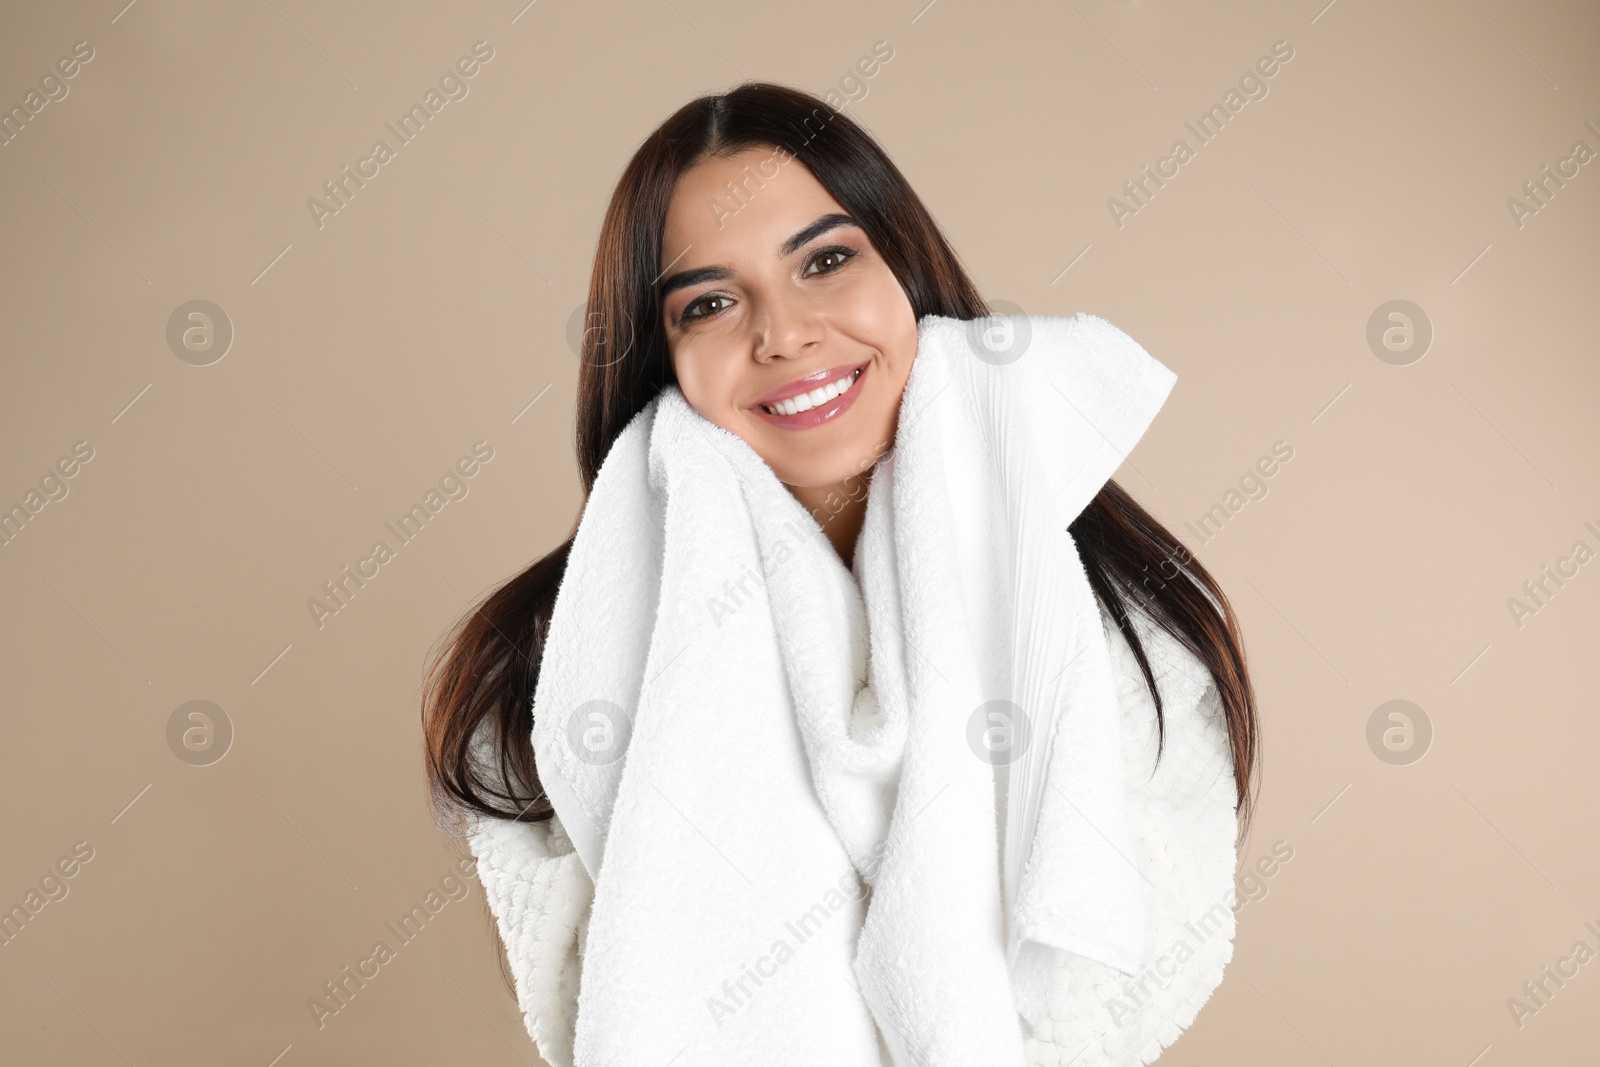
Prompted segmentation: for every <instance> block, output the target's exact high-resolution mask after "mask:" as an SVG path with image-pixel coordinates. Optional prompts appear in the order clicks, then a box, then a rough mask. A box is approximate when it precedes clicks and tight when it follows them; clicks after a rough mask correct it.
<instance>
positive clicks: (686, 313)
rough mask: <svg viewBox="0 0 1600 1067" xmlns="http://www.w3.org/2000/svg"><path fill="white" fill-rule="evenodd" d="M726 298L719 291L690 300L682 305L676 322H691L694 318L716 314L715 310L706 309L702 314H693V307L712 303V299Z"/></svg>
mask: <svg viewBox="0 0 1600 1067" xmlns="http://www.w3.org/2000/svg"><path fill="white" fill-rule="evenodd" d="M727 299H728V298H727V297H725V296H723V295H722V294H721V293H712V294H711V295H710V296H702V297H701V298H700V299H699V300H695V301H691V302H690V303H688V304H685V305H684V307H683V313H682V314H680V315H679V316H678V322H679V323H685V322H693V321H694V320H695V319H704V318H709V317H710V316H711V315H714V314H716V311H713V310H707V311H706V312H704V313H702V314H695V311H694V309H695V308H697V307H701V306H703V305H705V304H709V303H712V302H713V301H717V300H727ZM716 310H721V309H720V308H719V309H716Z"/></svg>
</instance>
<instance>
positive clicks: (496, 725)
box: [422, 82, 1258, 840]
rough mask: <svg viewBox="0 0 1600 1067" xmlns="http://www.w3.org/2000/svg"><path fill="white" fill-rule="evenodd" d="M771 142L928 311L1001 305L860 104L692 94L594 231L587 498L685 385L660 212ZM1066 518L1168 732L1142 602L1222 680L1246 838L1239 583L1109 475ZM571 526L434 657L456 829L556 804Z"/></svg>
mask: <svg viewBox="0 0 1600 1067" xmlns="http://www.w3.org/2000/svg"><path fill="white" fill-rule="evenodd" d="M763 146H769V147H773V148H781V149H783V150H785V151H787V152H788V153H790V154H791V155H792V156H794V157H795V159H796V160H798V161H799V162H800V163H802V164H804V165H805V167H806V169H807V170H809V171H810V172H811V173H812V174H813V175H815V177H816V179H817V181H818V182H820V183H821V184H822V186H823V188H825V189H826V190H827V191H828V192H829V193H830V194H831V195H832V196H833V198H834V199H835V200H836V201H838V202H839V204H840V205H841V206H842V207H843V208H844V210H845V211H846V212H847V213H848V214H849V215H850V217H851V218H853V219H855V220H856V221H857V222H858V223H859V224H860V226H861V228H862V229H863V230H865V231H866V234H867V236H868V237H869V238H870V239H871V241H872V244H873V247H874V248H875V249H876V250H877V252H878V253H879V254H880V255H881V256H882V257H883V258H884V260H885V261H886V262H887V263H888V265H889V267H890V269H891V270H892V271H893V272H894V274H895V277H896V278H898V279H899V281H900V285H901V287H902V288H903V289H904V290H905V293H906V295H907V297H909V298H910V303H911V308H912V310H913V312H914V313H915V315H916V318H917V319H918V320H919V321H920V320H921V318H922V317H923V316H924V315H929V314H933V315H943V316H948V317H951V318H958V319H974V318H980V317H984V316H987V315H988V314H989V313H990V311H989V308H988V305H987V304H986V303H985V302H984V300H983V298H982V297H981V296H979V294H978V290H977V288H976V287H975V286H974V285H973V284H972V281H971V280H970V279H969V278H968V277H967V275H966V272H965V271H964V270H963V269H962V267H961V264H960V262H959V260H958V259H957V257H956V254H955V251H954V250H953V249H952V248H951V247H950V245H949V244H948V243H947V242H946V241H945V239H944V237H943V235H942V234H941V233H940V232H939V228H938V226H937V224H936V223H935V222H934V220H933V216H932V215H930V214H929V213H928V209H927V208H926V207H924V206H923V203H922V201H921V200H920V199H919V198H918V197H917V194H916V193H915V192H913V191H912V189H911V186H910V185H909V184H908V183H907V182H906V179H905V177H904V176H903V175H902V174H901V173H900V171H899V170H898V169H897V168H896V167H895V165H894V164H893V163H892V162H891V161H890V160H889V157H888V156H887V155H885V154H884V152H883V150H882V149H881V148H880V147H879V146H878V145H877V143H876V142H874V141H873V139H872V138H871V137H870V136H869V135H868V134H867V133H866V132H865V131H864V130H862V129H861V127H860V126H858V125H856V123H855V122H853V121H852V120H851V119H850V118H849V116H847V115H845V114H844V113H843V112H841V111H835V110H834V109H833V108H832V107H831V106H829V105H828V104H827V103H825V102H824V101H823V100H821V99H819V98H817V97H814V96H812V95H810V94H808V93H804V92H801V91H799V90H796V89H791V88H788V87H786V86H781V85H774V84H770V83H765V82H746V83H744V84H742V85H740V86H738V87H737V88H735V89H733V90H732V91H731V92H728V93H723V94H720V95H714V96H702V97H700V98H698V99H696V100H692V101H690V102H689V103H687V104H685V105H684V106H683V107H681V108H679V109H678V110H677V111H676V112H675V113H673V115H672V116H671V117H670V118H668V119H667V120H666V121H665V122H664V123H662V124H661V126H660V127H659V128H658V129H656V130H655V132H654V133H652V134H651V135H650V136H649V137H648V138H647V139H646V140H645V142H644V143H643V144H642V145H641V146H640V147H639V150H638V151H637V152H635V153H634V155H633V158H632V159H631V160H630V161H629V162H628V166H627V168H626V169H625V170H624V171H623V173H622V177H621V179H620V180H619V181H618V182H617V187H616V190H615V191H614V192H613V193H612V196H611V202H610V205H609V206H608V207H607V209H606V215H605V221H604V222H603V224H602V225H601V228H600V238H599V242H598V247H597V248H596V251H595V258H594V270H593V273H592V274H591V275H590V279H589V295H588V308H587V314H588V328H587V329H586V330H585V331H584V334H583V340H582V344H581V356H582V363H581V366H580V368H579V372H578V401H577V458H578V474H579V477H580V478H581V479H582V482H583V491H584V499H585V501H587V499H588V495H589V492H590V490H591V489H592V488H593V486H594V480H595V476H596V474H597V473H598V472H599V469H600V464H601V462H602V461H603V460H604V459H605V456H606V452H607V451H608V450H609V449H610V447H611V445H612V442H614V441H615V440H616V439H617V436H618V434H620V433H621V432H622V429H623V428H624V427H625V426H626V425H627V424H628V422H629V420H630V419H632V418H633V416H634V415H636V414H638V412H639V411H640V410H641V409H643V408H644V406H645V405H646V404H647V403H649V401H650V400H651V398H652V397H654V396H655V395H656V394H657V393H659V392H660V391H661V390H662V389H663V388H664V387H665V386H666V385H667V384H669V383H670V382H672V381H674V376H673V371H672V361H671V358H670V357H669V353H668V349H667V340H666V331H665V330H664V328H663V326H662V323H661V308H660V301H659V299H658V297H657V294H656V292H655V282H656V280H657V278H658V277H659V276H660V274H661V271H662V257H661V236H662V227H663V222H664V220H665V218H666V214H667V206H668V204H669V203H670V201H671V199H672V194H673V191H674V189H675V187H676V185H677V182H678V179H679V178H680V177H681V176H682V175H683V174H684V172H685V171H687V170H689V169H690V168H691V167H693V166H694V165H696V164H697V163H699V162H701V161H702V160H704V159H706V158H708V157H713V156H722V155H731V154H734V153H737V152H739V151H742V150H744V149H747V148H752V147H763ZM580 517H581V512H580ZM1070 529H1071V531H1072V534H1073V537H1074V538H1075V540H1076V541H1077V543H1078V546H1079V550H1080V553H1081V555H1082V558H1083V562H1084V566H1085V570H1086V571H1087V572H1088V576H1089V581H1090V585H1091V586H1092V587H1093V589H1094V591H1095V593H1096V595H1097V596H1098V597H1099V598H1100V601H1101V603H1102V605H1103V606H1104V608H1105V610H1107V611H1108V612H1109V614H1110V616H1111V618H1112V619H1113V620H1114V621H1115V622H1116V625H1117V626H1118V628H1119V629H1120V630H1121V631H1122V633H1123V635H1124V636H1125V637H1126V638H1127V640H1128V643H1129V645H1130V646H1131V647H1132V649H1133V651H1134V654H1135V657H1136V658H1137V660H1138V662H1139V667H1140V670H1141V671H1142V672H1143V674H1144V677H1145V682H1146V684H1147V685H1148V686H1149V688H1150V692H1151V694H1152V696H1153V698H1154V702H1155V706H1156V717H1157V722H1158V724H1159V727H1160V736H1161V738H1162V740H1163V742H1164V740H1165V736H1166V728H1165V720H1164V718H1163V716H1162V711H1161V694H1160V690H1159V689H1158V688H1157V686H1156V683H1155V678H1154V676H1153V675H1152V673H1151V669H1150V663H1149V660H1148V658H1147V657H1146V655H1145V651H1144V647H1143V644H1142V643H1141V641H1140V639H1139V637H1138V635H1137V633H1136V632H1135V630H1134V627H1133V625H1132V624H1131V622H1130V618H1129V604H1130V601H1137V603H1138V604H1139V606H1140V607H1142V608H1143V609H1144V610H1145V612H1146V613H1147V614H1148V615H1149V616H1150V618H1151V619H1152V620H1153V622H1154V623H1155V624H1157V625H1158V626H1160V627H1161V628H1162V629H1163V630H1165V631H1167V632H1168V633H1170V634H1172V635H1173V636H1174V637H1175V638H1176V639H1177V640H1178V641H1179V642H1180V643H1181V644H1182V645H1183V646H1184V647H1186V648H1188V649H1189V650H1190V651H1191V652H1193V653H1194V654H1195V655H1196V656H1197V657H1198V658H1199V659H1200V661H1201V662H1202V663H1204V664H1205V665H1206V667H1207V668H1209V669H1210V671H1211V674H1212V676H1213V677H1214V678H1215V679H1216V683H1217V688H1218V693H1219V695H1220V697H1221V704H1222V709H1223V713H1224V716H1225V718H1226V720H1227V727H1228V740H1229V746H1230V748H1231V749H1232V756H1233V772H1234V782H1235V785H1236V790H1237V811H1238V814H1239V819H1240V839H1241V840H1242V839H1243V835H1244V834H1245V832H1246V830H1247V828H1248V825H1249V821H1250V816H1251V814H1252V810H1253V807H1254V802H1253V796H1252V789H1251V785H1252V781H1253V779H1254V771H1255V765H1256V762H1257V731H1258V727H1257V724H1256V712H1255V696H1254V692H1253V690H1252V687H1251V684H1250V679H1249V674H1248V672H1247V670H1246V665H1245V657H1244V643H1243V639H1242V637H1241V635H1240V632H1239V627H1238V622H1237V619H1236V618H1235V616H1234V613H1233V609H1232V608H1231V606H1230V605H1229V603H1228V599H1227V597H1226V596H1224V595H1223V592H1222V590H1221V589H1220V588H1219V587H1218V586H1217V583H1216V582H1215V581H1214V580H1213V579H1212V577H1211V576H1210V574H1208V573H1207V572H1206V570H1205V568H1204V567H1202V566H1201V565H1200V563H1199V561H1198V560H1196V559H1195V558H1194V557H1193V556H1191V555H1190V554H1189V553H1188V551H1187V550H1186V549H1185V548H1184V546H1183V545H1182V543H1181V542H1179V541H1178V539H1177V538H1175V537H1174V536H1173V535H1172V534H1170V533H1169V532H1168V531H1167V530H1166V529H1165V528H1163V527H1162V525H1161V524H1160V523H1159V522H1157V521H1156V520H1155V519H1154V518H1153V517H1152V516H1151V515H1150V514H1149V513H1148V512H1147V511H1145V510H1144V508H1142V507H1140V506H1139V505H1138V504H1137V503H1136V502H1135V501H1134V500H1133V498H1132V497H1130V496H1129V495H1128V494H1127V493H1126V492H1125V491H1124V490H1123V489H1122V488H1121V487H1120V486H1118V485H1117V484H1116V482H1115V481H1110V482H1107V483H1106V485H1105V487H1104V488H1103V489H1101V490H1100V493H1099V494H1098V495H1097V496H1096V497H1095V498H1094V500H1092V501H1091V502H1090V503H1089V505H1088V506H1087V507H1086V508H1085V509H1084V510H1083V512H1082V513H1081V514H1080V515H1079V516H1078V518H1077V519H1076V520H1075V521H1074V522H1073V523H1072V525H1071V527H1070ZM576 530H577V521H576V520H574V523H573V528H572V533H569V535H568V537H567V539H566V540H565V541H563V542H562V543H561V544H559V545H557V546H556V547H555V548H554V549H552V550H551V551H550V552H549V553H548V554H547V555H545V556H544V557H542V558H541V559H539V560H537V561H535V562H534V563H533V564H532V565H531V566H529V567H528V568H527V569H526V570H524V571H523V572H522V573H520V574H518V575H517V576H516V577H514V578H512V579H511V580H510V581H508V582H506V583H505V584H504V585H502V586H500V587H499V588H498V589H496V590H495V591H494V592H493V593H491V594H489V595H488V596H487V597H486V598H485V599H484V600H483V602H482V603H480V604H479V605H477V606H476V607H475V608H473V609H472V611H471V612H470V613H469V614H467V615H466V616H465V617H464V618H463V619H462V620H461V621H460V622H459V623H458V624H457V626H456V628H455V629H454V630H453V631H452V633H451V634H450V636H449V638H448V639H447V641H446V643H445V644H444V646H443V648H442V649H441V651H440V652H439V654H438V656H437V657H436V658H435V660H434V661H433V663H432V665H431V666H430V668H429V670H428V677H427V681H426V683H425V686H424V695H423V707H422V721H423V735H424V738H425V745H426V750H427V766H428V777H429V784H430V791H431V795H432V798H433V801H434V807H435V811H436V812H437V813H438V815H439V817H440V821H441V825H444V826H446V827H447V828H450V827H454V826H459V825H460V822H459V818H458V816H459V815H460V814H462V813H463V812H466V811H472V812H477V813H479V814H482V815H487V816H495V817H500V818H506V819H516V820H521V821H526V822H538V821H543V820H546V819H549V818H550V816H551V815H552V814H553V812H554V809H553V807H552V806H551V803H550V801H549V799H548V798H547V797H546V796H545V794H544V791H543V789H542V788H541V787H540V783H539V775H538V770H537V768H536V767H535V766H534V758H533V747H532V741H531V734H532V730H533V707H532V703H533V693H534V686H535V684H536V682H537V680H538V676H539V661H540V658H541V655H542V653H543V650H544V644H545V638H546V635H547V633H548V631H549V624H550V615H551V610H552V608H553V606H554V604H555V598H556V590H557V588H558V587H559V586H560V584H561V578H562V575H563V573H564V572H565V569H566V563H567V554H568V552H569V551H570V550H571V548H572V537H573V534H575V533H576ZM484 744H487V745H488V746H489V751H488V753H487V755H485V753H484V751H483V750H482V748H481V746H482V745H484ZM1159 757H1160V749H1158V751H1157V758H1158V759H1159Z"/></svg>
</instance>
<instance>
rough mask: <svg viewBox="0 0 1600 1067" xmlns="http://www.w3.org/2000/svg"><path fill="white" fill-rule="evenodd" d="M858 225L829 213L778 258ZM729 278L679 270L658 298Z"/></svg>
mask: <svg viewBox="0 0 1600 1067" xmlns="http://www.w3.org/2000/svg"><path fill="white" fill-rule="evenodd" d="M858 225H860V224H859V223H858V222H856V220H855V219H853V218H851V217H850V216H849V215H844V214H841V213H839V212H837V211H834V212H830V213H829V214H827V215H822V216H820V217H818V218H817V219H816V220H815V221H813V222H811V223H809V224H807V225H806V226H805V227H803V228H802V229H800V230H799V231H798V232H796V233H795V234H794V236H792V237H790V238H789V239H788V240H787V241H784V242H783V244H782V245H781V246H779V248H778V255H779V257H780V258H781V257H783V256H789V255H793V254H794V253H795V251H796V250H798V249H799V248H801V247H803V246H804V245H805V244H806V242H808V241H812V240H815V239H816V238H818V237H820V236H822V235H823V234H825V233H827V232H828V231H829V230H836V229H838V228H839V227H840V226H858ZM731 277H733V272H732V271H731V270H729V269H728V268H727V267H696V268H695V269H693V270H680V271H679V272H678V273H676V274H674V275H672V276H671V277H670V278H668V279H667V280H666V281H664V282H662V283H661V290H660V297H661V299H663V300H664V299H666V298H667V297H668V296H670V295H671V294H672V293H674V292H676V291H677V290H679V289H685V288H687V287H689V286H691V285H699V284H700V283H701V282H718V281H723V280H725V279H727V278H731Z"/></svg>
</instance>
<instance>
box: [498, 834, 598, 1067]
mask: <svg viewBox="0 0 1600 1067" xmlns="http://www.w3.org/2000/svg"><path fill="white" fill-rule="evenodd" d="M468 843H469V845H470V847H471V849H472V854H473V855H474V856H476V857H477V860H478V878H479V880H480V882H481V883H482V885H483V890H484V895H485V896H486V897H487V898H488V901H489V908H490V911H491V912H493V914H494V917H495V923H496V925H497V927H498V928H499V931H500V940H501V942H502V943H503V944H504V945H505V950H506V959H507V961H508V962H509V963H510V965H511V973H512V975H513V978H514V980H515V983H516V990H517V1005H518V1007H520V1008H521V1009H522V1015H523V1019H524V1022H525V1023H526V1025H527V1027H528V1033H529V1034H530V1035H531V1036H532V1037H533V1041H534V1044H535V1045H536V1046H537V1047H538V1049H539V1055H541V1056H543V1057H544V1058H545V1059H546V1060H547V1061H549V1063H550V1064H551V1065H552V1067H572V1038H573V1027H574V1024H575V1022H576V1019H577V1007H578V980H579V961H580V959H581V957H582V954H583V949H584V939H585V934H586V933H587V931H588V924H589V906H590V904H591V903H592V902H593V899H594V883H593V882H592V881H591V880H590V878H589V873H588V872H587V871H586V870H584V868H583V863H582V861H581V860H580V859H579V857H578V854H577V852H576V851H575V850H574V849H573V847H572V842H571V840H569V839H568V837H567V835H566V831H565V830H563V829H562V827H561V823H560V821H559V820H558V819H557V818H556V817H555V816H553V815H552V816H551V818H550V819H549V821H547V822H536V823H527V822H513V821H511V820H509V819H478V820H477V821H476V822H475V831H474V833H473V834H472V835H471V836H470V838H469V839H468Z"/></svg>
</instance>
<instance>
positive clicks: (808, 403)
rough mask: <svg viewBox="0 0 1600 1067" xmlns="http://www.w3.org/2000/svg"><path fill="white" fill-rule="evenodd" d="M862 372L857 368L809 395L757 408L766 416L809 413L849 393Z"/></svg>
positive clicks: (793, 397) (796, 396)
mask: <svg viewBox="0 0 1600 1067" xmlns="http://www.w3.org/2000/svg"><path fill="white" fill-rule="evenodd" d="M864 370H866V368H865V367H857V368H856V369H855V370H854V371H853V372H851V373H850V374H847V375H845V376H844V377H843V378H839V379H836V380H835V381H832V382H829V383H828V384H827V385H819V386H818V387H817V388H815V389H813V390H811V391H810V392H809V393H799V394H797V395H795V396H791V397H787V398H786V399H783V400H779V401H778V402H777V403H774V404H759V405H757V406H758V407H760V408H761V410H762V411H765V412H766V413H767V414H768V415H777V416H780V417H781V416H784V415H798V414H800V413H801V412H803V411H810V410H811V409H812V408H815V407H821V406H822V405H823V404H826V403H827V402H828V401H830V400H833V399H835V398H836V397H838V396H840V395H842V394H844V393H847V392H849V391H850V390H851V389H852V388H854V387H855V384H856V382H858V381H860V380H861V374H862V372H863V371H864Z"/></svg>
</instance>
